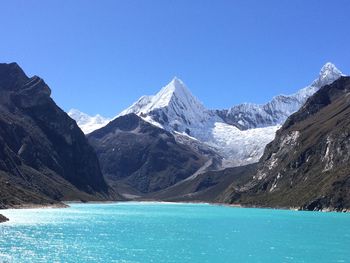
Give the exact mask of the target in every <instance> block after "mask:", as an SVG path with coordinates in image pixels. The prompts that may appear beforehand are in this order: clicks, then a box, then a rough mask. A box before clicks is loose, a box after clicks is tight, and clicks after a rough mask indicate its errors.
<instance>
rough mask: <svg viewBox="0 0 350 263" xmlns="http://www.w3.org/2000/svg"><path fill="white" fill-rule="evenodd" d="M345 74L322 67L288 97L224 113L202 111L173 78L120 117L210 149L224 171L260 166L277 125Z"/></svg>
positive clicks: (277, 97)
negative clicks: (129, 117) (136, 119)
mask: <svg viewBox="0 0 350 263" xmlns="http://www.w3.org/2000/svg"><path fill="white" fill-rule="evenodd" d="M342 75H343V74H342V73H341V72H340V71H339V70H338V69H337V68H336V67H335V66H334V65H333V64H332V63H326V64H325V65H324V66H323V67H322V69H321V72H320V74H319V77H318V78H317V79H316V80H314V81H313V82H312V84H311V85H309V86H307V87H305V88H303V89H301V90H299V91H298V92H296V93H295V94H292V95H279V96H276V97H274V98H273V99H272V100H271V101H270V102H269V103H267V104H264V105H259V104H250V103H245V104H241V105H237V106H234V107H232V108H230V109H228V110H222V111H213V110H208V109H206V108H205V107H204V106H203V104H202V103H201V102H199V100H198V99H197V98H195V97H194V96H193V95H192V94H191V92H190V91H189V90H188V89H187V87H186V85H185V84H184V83H183V82H182V81H181V80H179V79H178V78H174V79H173V80H172V81H171V82H170V83H169V84H168V85H166V86H165V87H163V88H162V89H161V90H160V91H159V92H158V93H157V94H156V95H154V96H143V97H141V98H140V99H139V100H138V101H137V102H135V103H134V104H133V105H132V106H131V107H129V108H127V109H126V110H124V111H122V112H121V113H120V114H119V115H118V116H123V115H126V114H129V113H135V114H137V115H139V116H140V117H142V118H143V119H144V120H146V121H148V122H150V123H152V124H154V125H156V126H158V127H162V128H164V129H166V130H168V131H170V132H173V133H174V134H176V135H177V136H187V137H189V138H191V139H193V140H196V141H198V142H201V143H203V144H205V145H207V146H210V147H211V148H212V149H214V150H215V151H216V152H217V153H218V154H220V155H221V156H222V158H223V166H238V165H244V164H248V163H253V162H256V161H258V159H259V158H260V157H261V155H262V153H263V150H264V147H265V145H266V144H267V143H269V142H270V141H272V140H273V139H274V136H275V133H276V131H277V129H278V128H279V127H280V125H281V124H283V122H284V121H285V120H286V119H287V118H288V117H289V116H290V115H291V114H292V113H294V112H296V111H297V110H298V109H299V108H300V107H301V106H302V105H303V104H304V103H305V101H306V100H307V98H309V97H310V96H311V95H312V94H314V93H315V92H316V91H317V90H318V89H319V88H320V87H321V86H323V85H327V84H330V83H332V82H333V81H334V80H336V79H338V78H339V77H340V76H342Z"/></svg>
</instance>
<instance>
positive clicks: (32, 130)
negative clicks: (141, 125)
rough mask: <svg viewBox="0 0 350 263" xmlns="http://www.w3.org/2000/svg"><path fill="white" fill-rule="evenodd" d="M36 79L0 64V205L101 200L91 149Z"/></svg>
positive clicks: (104, 193) (105, 194)
mask: <svg viewBox="0 0 350 263" xmlns="http://www.w3.org/2000/svg"><path fill="white" fill-rule="evenodd" d="M50 94H51V90H50V88H49V87H48V86H47V85H46V84H45V82H44V81H43V80H42V79H41V78H39V77H37V76H34V77H31V78H28V77H27V76H26V75H25V73H24V72H23V71H22V69H21V68H20V67H19V66H18V65H17V64H16V63H11V64H0V206H1V207H3V208H4V207H9V206H16V205H21V204H23V203H35V204H47V203H55V202H57V201H59V200H105V199H107V198H113V197H116V196H115V195H114V194H113V193H112V192H110V189H109V187H108V186H107V184H106V182H105V180H104V178H103V176H102V174H101V171H100V167H99V163H98V159H97V156H96V154H95V152H94V150H93V148H92V147H91V146H90V145H89V144H88V142H87V139H86V138H85V136H84V134H83V133H82V132H81V130H80V129H79V128H78V126H77V125H76V123H75V121H73V120H72V119H71V118H70V117H69V116H68V115H67V114H66V113H65V112H64V111H62V110H61V109H60V108H59V107H58V106H57V105H56V104H55V102H54V101H53V100H52V99H51V98H50Z"/></svg>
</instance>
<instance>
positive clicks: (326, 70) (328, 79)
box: [311, 62, 344, 88]
mask: <svg viewBox="0 0 350 263" xmlns="http://www.w3.org/2000/svg"><path fill="white" fill-rule="evenodd" d="M341 76H344V74H343V73H342V72H341V71H340V70H339V69H337V67H336V66H335V65H334V64H333V63H331V62H327V63H326V64H324V66H323V67H322V68H321V70H320V74H319V76H318V78H317V79H315V80H314V81H313V82H312V84H311V86H314V87H317V88H321V87H323V86H325V85H329V84H331V83H332V82H333V81H335V80H337V79H339V78H340V77H341Z"/></svg>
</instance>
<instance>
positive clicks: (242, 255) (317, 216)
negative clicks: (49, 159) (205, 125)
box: [0, 202, 350, 263]
mask: <svg viewBox="0 0 350 263" xmlns="http://www.w3.org/2000/svg"><path fill="white" fill-rule="evenodd" d="M70 206H71V207H70V208H67V209H25V210H4V211H1V213H2V214H4V215H5V216H7V217H8V218H10V221H9V222H7V223H4V224H1V225H0V262H16V263H17V262H121V263H127V262H130V263H131V262H142V263H147V262H156V263H160V262H181V263H182V262H201V263H202V262H212V263H220V262H223V263H226V262H227V263H229V262H239V263H240V262H350V214H342V213H321V212H299V211H287V210H271V209H248V208H232V207H225V206H214V205H207V204H168V203H152V202H150V203H145V202H141V203H134V202H127V203H111V204H71V205H70Z"/></svg>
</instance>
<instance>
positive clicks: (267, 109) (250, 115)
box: [216, 62, 344, 130]
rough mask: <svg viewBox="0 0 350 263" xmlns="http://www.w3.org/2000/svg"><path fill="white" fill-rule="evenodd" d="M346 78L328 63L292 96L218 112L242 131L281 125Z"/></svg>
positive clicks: (244, 104)
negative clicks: (320, 91) (312, 98)
mask: <svg viewBox="0 0 350 263" xmlns="http://www.w3.org/2000/svg"><path fill="white" fill-rule="evenodd" d="M341 76H344V75H343V74H342V72H340V71H339V70H338V69H337V68H336V67H335V66H334V65H333V64H332V63H329V62H328V63H326V64H325V65H324V66H323V67H322V69H321V71H320V74H319V76H318V78H317V79H315V80H314V81H313V82H312V83H311V84H310V85H309V86H307V87H305V88H303V89H301V90H299V91H298V92H296V93H294V94H291V95H279V96H276V97H274V98H273V99H272V100H271V101H270V102H268V103H266V104H253V103H243V104H240V105H236V106H233V107H232V108H230V109H228V110H217V111H216V112H217V114H218V115H219V116H220V117H221V118H222V119H223V120H225V122H226V123H229V124H231V125H235V126H236V127H238V128H239V129H241V130H247V129H251V128H258V127H267V126H272V125H280V124H283V122H284V121H285V120H286V119H287V118H288V117H289V116H290V115H291V114H292V113H294V112H296V111H297V110H299V108H300V107H301V106H302V105H303V104H304V103H305V101H306V100H307V99H308V98H309V97H310V96H311V95H312V94H314V93H315V92H316V91H317V90H318V89H319V88H321V87H322V86H325V85H328V84H331V83H332V82H333V81H335V80H337V79H338V78H340V77H341Z"/></svg>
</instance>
